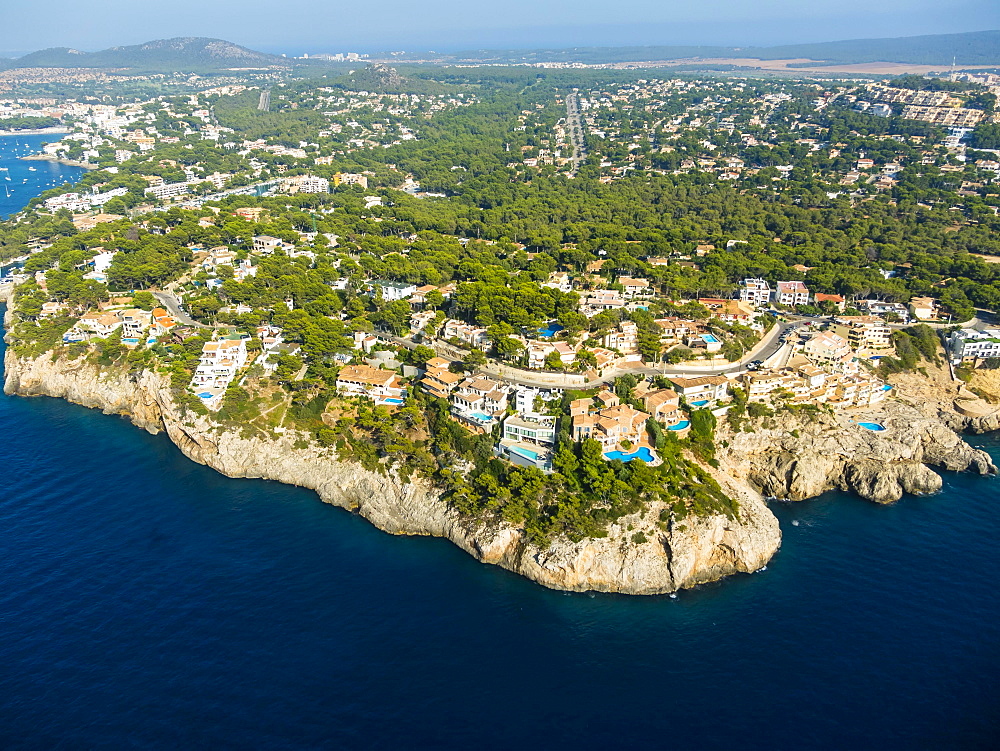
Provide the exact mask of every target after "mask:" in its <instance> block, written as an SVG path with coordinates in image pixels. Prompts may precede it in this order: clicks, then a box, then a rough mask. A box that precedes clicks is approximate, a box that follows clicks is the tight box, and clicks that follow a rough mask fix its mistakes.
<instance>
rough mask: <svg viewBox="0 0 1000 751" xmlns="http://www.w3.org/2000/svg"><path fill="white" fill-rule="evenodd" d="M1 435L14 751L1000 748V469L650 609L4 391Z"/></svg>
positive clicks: (0, 528) (839, 524)
mask: <svg viewBox="0 0 1000 751" xmlns="http://www.w3.org/2000/svg"><path fill="white" fill-rule="evenodd" d="M0 436H2V439H0V440H2V442H3V444H2V445H3V454H2V455H3V471H2V474H0V747H3V748H30V749H36V748H37V749H48V748H65V749H76V748H156V749H160V748H164V749H178V748H203V747H209V748H254V749H299V748H377V749H400V748H428V749H430V748H433V749H438V748H462V749H465V748H481V749H510V748H518V747H522V746H523V747H531V748H573V749H590V748H600V749H615V748H629V747H634V748H668V747H669V748H682V749H683V748H695V747H698V748H739V749H799V748H809V749H844V748H851V749H860V748H878V749H881V750H883V751H884V750H885V749H914V748H926V749H973V748H991V747H993V748H996V747H997V745H998V743H997V741H998V737H1000V736H998V730H1000V706H998V699H1000V687H998V676H1000V604H998V598H997V593H996V580H997V576H996V568H997V562H996V561H997V555H996V551H997V544H996V542H997V540H998V539H1000V514H998V509H997V482H996V481H994V480H991V479H984V478H977V477H972V476H967V475H947V476H946V490H945V492H944V493H942V494H940V495H938V496H935V497H928V498H908V499H906V500H905V501H904V502H902V503H899V504H897V505H895V506H892V507H878V506H875V505H873V504H869V503H865V502H863V501H860V500H858V499H855V498H852V497H850V496H847V495H843V494H829V495H826V496H824V497H822V498H819V499H816V500H813V501H809V502H806V503H801V504H797V505H779V506H777V508H776V509H775V510H776V513H777V514H778V515H779V517H780V519H781V523H782V528H783V530H784V533H785V542H784V546H783V548H782V549H781V551H780V553H779V554H778V555H777V556H776V558H775V559H774V560H773V561H772V562H771V564H770V565H769V566H768V568H767V570H766V571H764V572H762V573H759V574H757V575H754V576H740V577H736V578H732V579H730V580H728V581H725V582H721V583H717V584H714V585H711V586H706V587H703V588H701V589H698V590H696V591H691V592H684V593H681V595H680V596H679V597H678V598H677V599H670V598H668V597H656V598H629V597H624V596H609V595H587V594H565V593H559V592H552V591H549V590H545V589H543V588H541V587H538V586H536V585H534V584H531V583H530V582H528V581H526V580H523V579H521V578H519V577H517V576H514V575H512V574H509V573H506V572H504V571H501V570H500V569H498V568H494V567H490V566H484V565H481V564H478V563H476V562H475V561H474V560H473V559H472V558H470V557H468V556H467V555H465V554H464V553H462V552H460V551H459V550H458V549H457V548H455V547H453V546H452V545H451V544H450V543H448V542H445V541H443V540H435V539H418V538H394V537H391V536H389V535H386V534H384V533H382V532H379V531H377V530H376V529H374V528H373V527H371V526H370V525H369V524H368V523H367V522H365V521H364V520H363V519H361V518H359V517H356V516H352V515H351V514H349V513H346V512H344V511H342V510H340V509H336V508H334V507H331V506H328V505H325V504H323V503H321V502H319V501H318V500H317V498H316V496H315V495H314V494H313V493H312V492H310V491H306V490H302V489H298V488H292V487H286V486H282V485H279V484H276V483H269V482H263V481H253V480H232V479H227V478H225V477H222V476H221V475H219V474H217V473H215V472H214V471H212V470H210V469H207V468H205V467H202V466H199V465H196V464H194V463H192V462H190V461H189V460H187V459H185V458H184V457H183V456H182V455H181V454H180V452H179V451H177V449H176V448H174V446H173V445H172V444H171V443H170V442H169V441H168V440H167V439H166V438H165V437H163V436H151V435H148V434H146V433H144V432H142V431H140V430H138V429H137V428H135V427H133V426H132V425H131V424H130V423H128V422H127V421H125V420H124V419H122V418H118V417H111V416H105V415H102V414H100V413H98V412H95V411H91V410H87V409H84V408H83V407H78V406H75V405H71V404H68V403H65V402H62V401H59V400H55V399H48V398H34V399H26V398H17V397H0ZM987 445H988V447H990V448H991V450H993V451H994V455H995V456H996V455H997V453H998V452H997V451H996V449H997V444H996V443H988V444H987ZM793 521H795V522H798V524H797V525H796V524H793Z"/></svg>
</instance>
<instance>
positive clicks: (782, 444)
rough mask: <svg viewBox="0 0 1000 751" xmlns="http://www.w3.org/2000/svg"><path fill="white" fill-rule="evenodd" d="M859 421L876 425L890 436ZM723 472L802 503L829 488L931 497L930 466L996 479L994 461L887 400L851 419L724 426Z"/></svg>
mask: <svg viewBox="0 0 1000 751" xmlns="http://www.w3.org/2000/svg"><path fill="white" fill-rule="evenodd" d="M859 422H874V423H878V424H881V425H883V426H885V430H884V431H880V432H874V431H871V430H868V429H866V428H864V427H862V426H861V425H859V424H858V423H859ZM719 441H720V443H721V445H722V449H721V450H720V452H719V460H720V462H721V466H722V468H723V469H724V470H725V471H726V472H727V473H729V474H731V475H732V476H734V477H737V478H740V479H744V480H746V481H747V482H749V483H750V484H751V485H753V486H754V487H756V488H759V489H760V491H761V493H763V494H764V495H766V496H772V497H776V498H782V499H787V500H792V501H800V500H803V499H806V498H812V497H814V496H816V495H819V494H820V493H823V492H825V491H827V490H833V489H835V488H836V489H840V490H850V491H853V492H855V493H857V494H858V495H860V496H861V497H863V498H867V499H868V500H871V501H875V502H877V503H892V502H894V501H898V500H899V499H900V498H902V497H903V495H904V494H905V493H933V492H935V491H937V490H940V488H941V478H940V477H939V476H938V475H937V474H936V473H935V472H934V471H932V470H931V469H930V467H929V466H928V465H931V466H935V467H941V468H942V469H946V470H949V471H954V472H962V471H970V472H976V473H978V474H983V475H986V474H996V472H997V468H996V467H995V466H994V465H993V462H992V461H991V460H990V457H989V455H988V454H987V453H986V452H984V451H980V450H978V449H974V448H972V447H971V446H969V445H968V444H967V443H966V442H965V441H964V440H962V438H961V436H960V435H958V434H957V433H956V432H955V430H953V429H952V428H951V427H949V426H948V425H946V424H944V423H943V422H942V421H941V420H939V419H937V418H935V417H929V416H927V415H925V414H924V413H923V412H922V411H921V410H919V409H917V408H915V407H913V406H911V405H908V404H905V403H902V402H899V401H886V402H884V403H882V404H880V405H878V406H877V407H874V408H871V409H868V410H864V411H863V412H855V413H853V414H850V415H848V414H829V413H820V414H817V415H813V416H806V415H795V414H789V413H781V414H780V415H779V416H776V417H767V418H758V419H756V420H752V421H750V422H749V423H748V426H747V427H746V428H745V429H743V430H741V431H739V432H735V431H733V430H732V429H731V428H730V427H729V426H728V425H720V429H719Z"/></svg>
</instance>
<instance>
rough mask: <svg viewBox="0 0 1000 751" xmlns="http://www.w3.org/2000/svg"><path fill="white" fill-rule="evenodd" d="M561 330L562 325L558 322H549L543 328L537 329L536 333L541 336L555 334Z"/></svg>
mask: <svg viewBox="0 0 1000 751" xmlns="http://www.w3.org/2000/svg"><path fill="white" fill-rule="evenodd" d="M562 330H563V327H562V326H560V325H559V324H558V323H550V324H549V325H548V326H546V327H545V328H544V329H538V333H539V334H541V335H542V336H555V335H556V334H558V333H559V332H560V331H562Z"/></svg>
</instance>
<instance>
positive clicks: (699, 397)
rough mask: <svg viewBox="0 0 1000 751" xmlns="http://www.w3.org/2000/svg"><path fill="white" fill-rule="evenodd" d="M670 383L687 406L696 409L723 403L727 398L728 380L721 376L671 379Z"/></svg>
mask: <svg viewBox="0 0 1000 751" xmlns="http://www.w3.org/2000/svg"><path fill="white" fill-rule="evenodd" d="M670 383H671V385H673V387H674V390H675V391H676V392H677V393H679V394H680V395H681V396H683V397H684V399H685V400H687V402H688V404H691V405H693V406H696V407H704V406H706V405H708V404H710V403H714V402H720V401H724V400H725V399H726V398H727V397H728V396H729V379H728V378H726V377H725V376H721V375H717V376H699V377H696V378H679V377H678V378H671V379H670Z"/></svg>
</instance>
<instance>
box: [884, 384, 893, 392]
mask: <svg viewBox="0 0 1000 751" xmlns="http://www.w3.org/2000/svg"><path fill="white" fill-rule="evenodd" d="M882 390H883V391H892V386H890V385H889V384H888V383H887V384H886V385H885V386H883V387H882Z"/></svg>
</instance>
